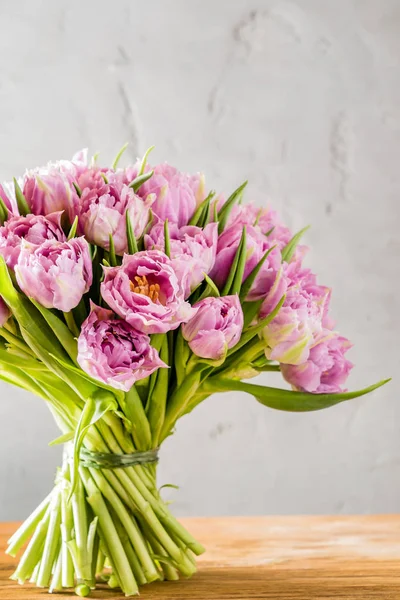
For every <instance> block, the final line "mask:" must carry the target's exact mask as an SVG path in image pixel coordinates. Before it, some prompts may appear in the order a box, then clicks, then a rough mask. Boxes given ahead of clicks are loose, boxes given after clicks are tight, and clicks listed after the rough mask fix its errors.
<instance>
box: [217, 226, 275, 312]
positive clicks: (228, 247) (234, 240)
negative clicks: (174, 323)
mask: <svg viewBox="0 0 400 600" xmlns="http://www.w3.org/2000/svg"><path fill="white" fill-rule="evenodd" d="M242 229H243V228H242V227H237V226H232V227H229V228H228V229H225V231H224V232H223V233H222V234H221V235H220V236H219V238H218V246H217V256H216V259H215V263H214V267H213V269H212V271H211V278H212V279H213V280H214V281H215V283H216V284H217V285H218V287H219V288H220V289H221V288H222V287H223V284H224V283H225V281H226V280H227V279H228V276H229V273H230V270H231V267H232V263H233V261H234V258H235V254H236V251H237V249H238V246H239V243H240V238H241V237H242ZM274 245H275V244H274V243H272V242H271V241H270V240H269V239H268V238H267V237H266V236H265V235H264V234H263V233H261V231H259V230H258V229H257V228H255V227H251V226H247V227H246V250H247V252H246V265H245V269H244V274H243V279H246V277H247V276H248V275H249V274H250V273H251V271H252V270H253V269H254V267H255V266H256V265H257V263H258V262H259V261H260V260H261V258H262V257H263V256H264V254H265V253H266V252H267V250H271V248H273V247H274ZM281 262H282V257H281V253H280V250H279V249H278V248H273V249H272V250H271V252H270V254H269V255H268V257H267V259H266V261H265V262H264V264H263V266H262V269H261V271H260V273H259V274H258V276H257V278H256V280H255V282H254V283H253V286H252V289H251V291H250V294H249V297H248V300H249V301H253V300H258V299H261V298H263V297H265V296H266V295H267V293H268V291H269V289H270V287H271V286H272V285H273V283H274V281H275V278H276V274H277V272H278V271H279V269H280V267H281Z"/></svg>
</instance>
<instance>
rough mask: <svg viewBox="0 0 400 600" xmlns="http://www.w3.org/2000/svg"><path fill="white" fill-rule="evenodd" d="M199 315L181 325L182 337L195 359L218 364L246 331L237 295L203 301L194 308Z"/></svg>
mask: <svg viewBox="0 0 400 600" xmlns="http://www.w3.org/2000/svg"><path fill="white" fill-rule="evenodd" d="M194 308H196V309H197V313H196V315H195V316H194V317H193V318H192V319H190V321H189V322H188V323H186V324H185V325H182V335H183V337H184V339H185V340H186V341H187V342H188V344H189V347H190V349H191V350H192V352H193V353H194V354H196V356H200V357H201V358H208V359H212V360H219V359H221V358H223V357H224V356H225V355H226V353H227V351H228V349H229V348H233V346H235V345H236V344H237V343H238V341H239V340H240V336H241V333H242V329H243V311H242V307H241V305H240V301H239V298H238V296H237V295H234V296H221V297H219V298H213V297H209V298H204V300H200V302H197V304H195V305H194Z"/></svg>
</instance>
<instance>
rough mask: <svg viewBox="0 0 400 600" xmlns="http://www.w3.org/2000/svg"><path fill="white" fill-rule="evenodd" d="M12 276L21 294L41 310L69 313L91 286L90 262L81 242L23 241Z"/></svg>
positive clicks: (87, 247) (87, 252) (85, 247)
mask: <svg viewBox="0 0 400 600" xmlns="http://www.w3.org/2000/svg"><path fill="white" fill-rule="evenodd" d="M15 274H16V277H17V281H18V285H19V286H20V288H21V290H22V291H23V292H24V293H25V294H26V295H27V296H28V297H29V298H33V299H34V300H36V301H37V302H39V304H41V305H42V306H44V307H45V308H57V309H58V310H62V311H63V312H69V311H70V310H72V309H73V308H75V307H76V306H77V305H78V304H79V302H80V301H81V299H82V296H83V294H85V293H86V292H88V291H89V289H90V286H91V285H92V260H91V256H90V250H89V244H88V243H87V241H86V240H85V239H84V238H73V239H72V240H70V241H69V242H56V241H48V242H44V243H43V244H42V245H41V246H34V245H33V244H29V243H28V242H25V241H23V242H22V246H21V253H20V255H19V258H18V263H17V264H16V265H15Z"/></svg>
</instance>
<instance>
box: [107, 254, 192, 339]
mask: <svg viewBox="0 0 400 600" xmlns="http://www.w3.org/2000/svg"><path fill="white" fill-rule="evenodd" d="M104 272H105V278H104V281H103V283H102V284H101V295H102V297H103V299H104V300H105V301H106V302H107V304H108V305H109V307H110V308H111V309H112V310H113V311H114V312H115V313H117V314H118V315H119V316H120V317H122V318H123V319H125V320H126V321H127V322H128V323H129V324H130V325H132V327H134V328H135V329H137V330H138V331H142V332H143V333H165V332H167V331H170V330H171V329H176V328H177V327H179V325H180V324H181V323H185V322H186V321H189V319H190V318H191V317H192V316H193V315H194V314H195V313H196V309H194V308H192V307H191V306H190V304H189V303H188V302H185V297H184V291H183V289H182V287H181V286H180V284H179V281H178V277H177V274H176V272H175V269H174V266H173V262H172V261H171V260H170V259H169V258H168V256H166V254H164V253H163V252H160V251H158V250H147V251H145V252H137V253H136V254H133V255H127V254H125V256H124V258H123V260H122V265H121V266H120V267H109V268H104Z"/></svg>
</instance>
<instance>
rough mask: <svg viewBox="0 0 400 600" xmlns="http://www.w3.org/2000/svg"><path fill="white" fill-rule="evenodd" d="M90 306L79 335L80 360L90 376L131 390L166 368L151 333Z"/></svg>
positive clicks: (103, 310)
mask: <svg viewBox="0 0 400 600" xmlns="http://www.w3.org/2000/svg"><path fill="white" fill-rule="evenodd" d="M91 308H92V310H91V313H90V315H89V317H88V318H87V319H86V321H85V322H84V323H83V324H82V328H81V333H80V336H79V338H78V363H79V364H80V366H81V367H82V369H83V370H84V371H85V372H86V373H88V374H89V375H91V377H93V378H94V379H98V380H99V381H102V382H103V383H106V384H107V385H110V386H111V387H113V388H116V389H118V390H123V391H124V392H128V391H129V390H130V388H131V387H132V385H133V384H134V383H135V382H136V381H138V380H139V379H143V378H144V377H148V376H149V375H151V374H152V373H154V371H156V370H157V369H158V368H159V367H167V365H166V364H165V363H164V362H163V361H162V360H161V359H160V357H159V356H158V352H157V350H155V349H154V348H153V347H152V346H151V345H150V338H149V336H147V335H145V334H143V333H139V332H138V331H136V330H135V329H133V327H131V326H130V325H129V324H128V323H126V321H122V320H121V319H116V318H115V315H114V314H113V312H112V311H111V310H105V309H104V308H100V307H99V306H95V305H94V304H92V307H91Z"/></svg>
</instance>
